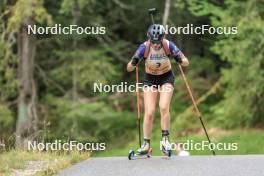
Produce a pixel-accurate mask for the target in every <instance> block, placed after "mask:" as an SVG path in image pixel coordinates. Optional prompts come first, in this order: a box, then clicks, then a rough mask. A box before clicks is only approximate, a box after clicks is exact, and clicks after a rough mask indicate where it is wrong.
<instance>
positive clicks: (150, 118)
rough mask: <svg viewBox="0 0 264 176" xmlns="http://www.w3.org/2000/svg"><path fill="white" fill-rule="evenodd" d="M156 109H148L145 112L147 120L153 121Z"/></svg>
mask: <svg viewBox="0 0 264 176" xmlns="http://www.w3.org/2000/svg"><path fill="white" fill-rule="evenodd" d="M154 113H155V112H154V111H148V112H146V113H145V117H144V118H145V120H146V121H148V122H152V121H153V119H154Z"/></svg>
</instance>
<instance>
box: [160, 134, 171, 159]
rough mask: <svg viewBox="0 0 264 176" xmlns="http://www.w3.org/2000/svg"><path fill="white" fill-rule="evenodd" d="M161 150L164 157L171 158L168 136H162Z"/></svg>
mask: <svg viewBox="0 0 264 176" xmlns="http://www.w3.org/2000/svg"><path fill="white" fill-rule="evenodd" d="M161 150H162V152H163V153H164V155H166V156H168V157H171V154H172V150H171V144H170V142H169V137H168V136H163V137H162V140H161Z"/></svg>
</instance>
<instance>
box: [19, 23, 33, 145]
mask: <svg viewBox="0 0 264 176" xmlns="http://www.w3.org/2000/svg"><path fill="white" fill-rule="evenodd" d="M33 23H34V22H33V20H32V19H30V18H26V19H24V21H23V24H22V27H21V30H20V32H19V34H18V56H19V72H18V79H19V81H20V82H19V84H20V86H19V97H18V119H17V123H16V146H17V147H19V148H25V146H26V145H27V144H26V142H27V141H29V140H32V139H33V138H34V135H36V132H37V130H38V115H37V91H36V84H35V81H34V57H35V51H36V37H35V36H34V35H28V34H27V26H28V25H33Z"/></svg>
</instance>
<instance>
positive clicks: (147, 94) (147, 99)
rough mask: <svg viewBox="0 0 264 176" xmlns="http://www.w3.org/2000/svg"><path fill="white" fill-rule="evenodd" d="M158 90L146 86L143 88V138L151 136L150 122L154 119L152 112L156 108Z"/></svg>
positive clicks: (153, 112)
mask: <svg viewBox="0 0 264 176" xmlns="http://www.w3.org/2000/svg"><path fill="white" fill-rule="evenodd" d="M157 96H158V91H157V89H156V88H154V87H148V88H145V90H144V111H145V114H144V122H143V131H144V139H150V138H151V131H152V124H153V120H154V114H155V109H156V102H157Z"/></svg>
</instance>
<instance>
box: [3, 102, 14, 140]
mask: <svg viewBox="0 0 264 176" xmlns="http://www.w3.org/2000/svg"><path fill="white" fill-rule="evenodd" d="M13 122H14V119H13V116H12V112H11V111H10V109H8V107H6V106H4V105H3V103H0V134H1V135H3V134H8V133H10V132H11V130H12V128H13Z"/></svg>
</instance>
